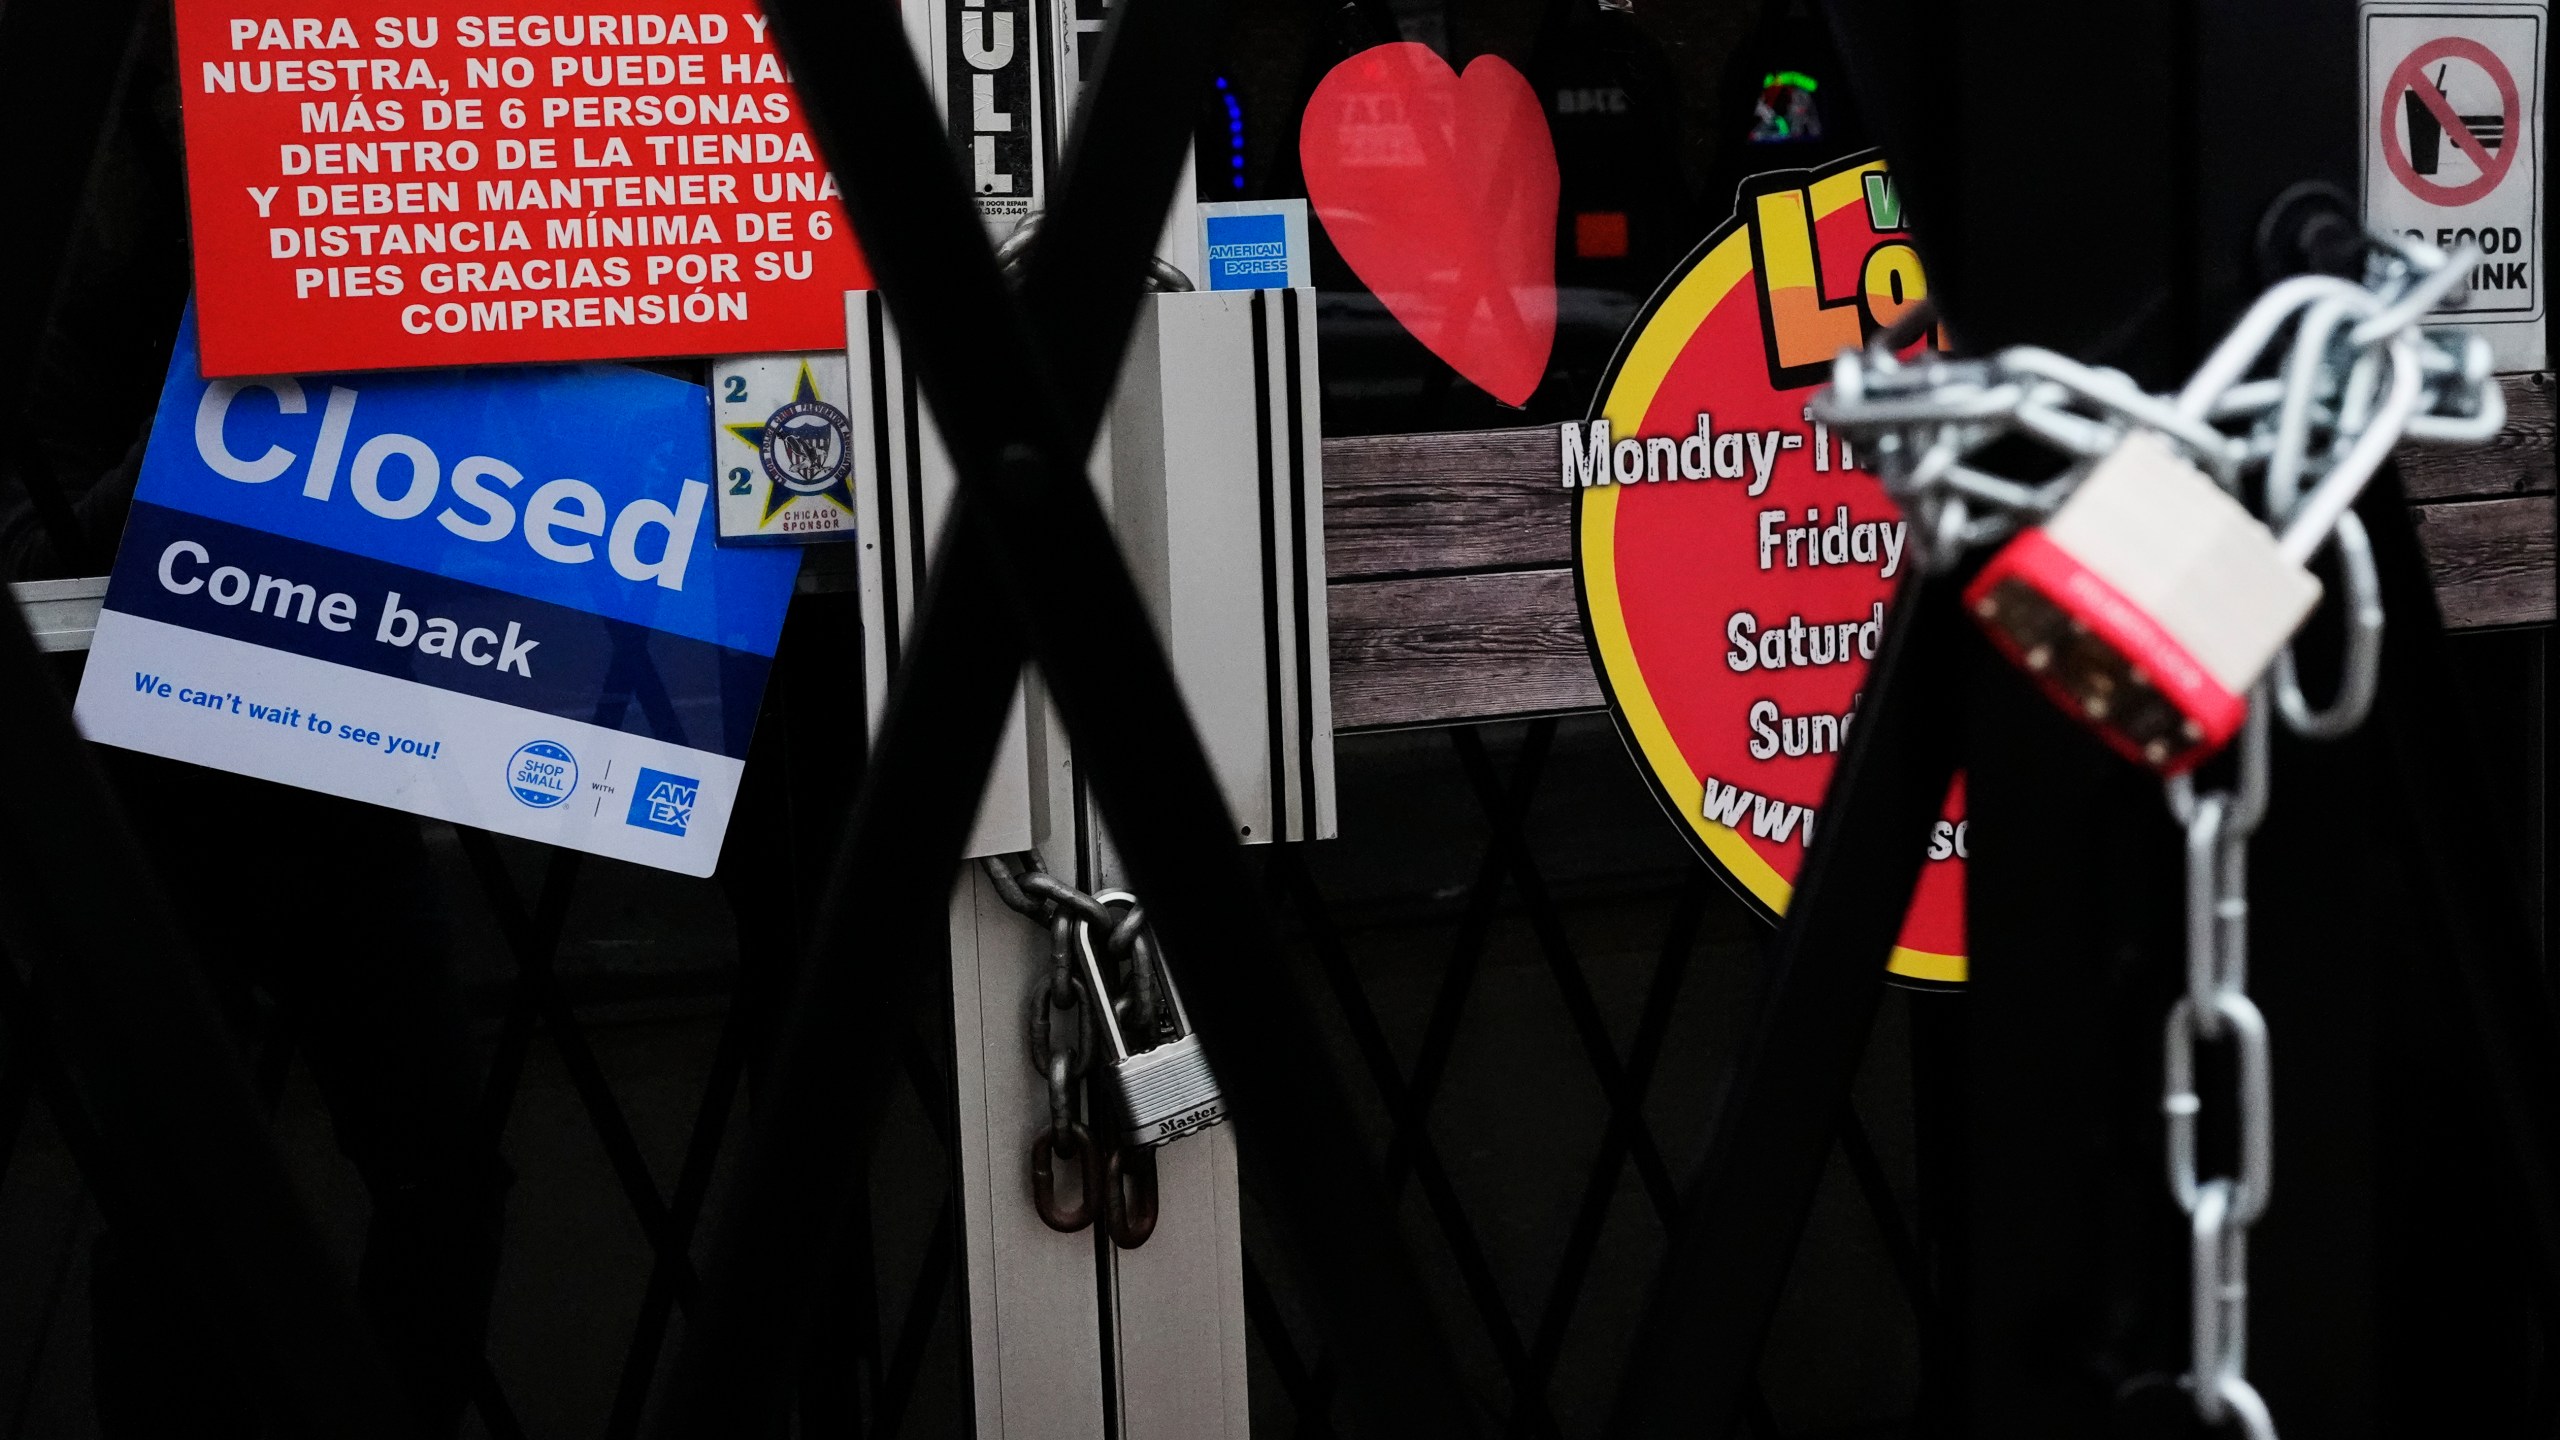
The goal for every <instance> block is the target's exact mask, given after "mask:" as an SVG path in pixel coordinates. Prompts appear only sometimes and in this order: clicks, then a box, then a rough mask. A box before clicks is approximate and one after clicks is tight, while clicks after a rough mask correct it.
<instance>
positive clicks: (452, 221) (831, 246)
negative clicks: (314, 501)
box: [177, 0, 868, 376]
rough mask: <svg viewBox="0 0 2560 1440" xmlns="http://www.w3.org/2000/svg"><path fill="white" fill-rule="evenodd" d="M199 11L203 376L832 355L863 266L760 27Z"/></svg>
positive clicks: (196, 195)
mask: <svg viewBox="0 0 2560 1440" xmlns="http://www.w3.org/2000/svg"><path fill="white" fill-rule="evenodd" d="M313 8H314V7H308V6H306V7H303V8H302V9H301V10H300V11H296V10H293V9H290V8H287V7H286V6H284V5H283V4H281V3H280V0H179V3H178V9H177V21H178V24H177V39H178V58H179V76H180V93H181V95H182V97H183V98H182V102H181V108H182V109H183V111H184V114H185V123H186V136H187V187H188V198H189V205H190V209H191V211H192V213H193V218H194V227H195V261H196V292H197V308H198V312H199V315H200V323H201V326H202V335H203V347H204V369H205V373H206V374H207V375H211V376H224V375H259V374H273V373H279V372H283V371H315V370H361V369H378V368H392V367H409V366H431V365H469V364H479V363H483V362H491V361H510V362H512V361H542V360H593V359H610V358H625V357H634V356H648V355H721V354H742V353H752V352H763V351H776V350H818V349H831V348H834V347H837V346H840V345H842V344H843V343H844V305H843V299H842V296H843V292H844V291H846V290H849V289H859V288H862V287H863V286H865V285H866V284H868V278H867V272H866V271H865V269H864V267H863V264H862V258H861V256H860V254H859V253H858V252H857V251H856V249H855V247H854V244H853V238H852V234H851V231H850V229H849V228H848V227H847V225H846V224H845V220H844V215H843V212H842V209H841V207H840V205H839V203H838V199H837V193H838V192H837V189H836V184H835V180H834V178H833V177H832V176H830V175H829V174H828V173H827V168H826V165H825V163H824V162H823V161H822V160H821V159H820V158H819V156H818V154H817V149H816V146H815V144H814V142H813V141H812V140H811V139H810V136H809V132H808V130H807V128H806V127H805V126H804V124H803V123H802V119H801V114H800V105H799V98H798V96H797V95H796V94H795V93H794V92H793V90H792V88H791V83H790V80H791V77H790V75H789V73H788V72H787V71H786V70H785V69H784V68H783V65H782V61H781V59H780V57H779V56H777V55H776V54H775V52H774V48H773V44H772V41H771V37H770V36H769V35H768V34H767V33H766V22H765V19H764V16H763V14H762V13H761V12H760V11H759V10H757V9H755V8H753V7H752V6H751V7H749V8H746V9H732V10H721V11H709V10H706V11H685V12H677V11H674V10H670V9H663V8H660V9H650V10H644V11H640V12H636V13H635V12H618V13H613V14H574V15H573V14H555V13H551V12H548V11H545V12H540V13H536V12H534V11H533V10H531V9H530V8H526V9H522V10H510V9H508V7H507V6H506V4H505V3H504V0H475V3H468V4H465V3H455V0H408V3H403V4H401V5H398V6H396V7H394V6H388V5H382V4H376V3H368V0H358V3H350V4H338V5H332V6H328V7H325V9H324V10H323V13H319V14H313V13H311V11H312V9H313Z"/></svg>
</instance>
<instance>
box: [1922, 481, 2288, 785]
mask: <svg viewBox="0 0 2560 1440" xmlns="http://www.w3.org/2000/svg"><path fill="white" fill-rule="evenodd" d="M1964 598H1965V604H1966V606H1967V607H1968V608H1970V609H1971V610H1972V612H1973V615H1974V618H1975V619H1976V620H1978V621H1979V622H1981V625H1982V628H1983V630H1984V632H1985V633H1987V634H1988V635H1989V636H1990V637H1991V641H1992V643H1993V644H1994V645H1996V646H1997V647H1998V648H1999V649H2000V650H2001V651H2002V652H2003V653H2005V654H2006V655H2007V656H2008V657H2009V658H2010V659H2011V660H2012V661H2014V662H2016V663H2017V664H2018V665H2019V666H2020V667H2021V668H2022V669H2024V670H2025V671H2026V672H2027V674H2028V675H2029V676H2031V677H2033V679H2034V680H2035V682H2036V684H2037V685H2038V686H2039V687H2041V688H2042V689H2043V690H2044V692H2045V693H2046V694H2047V695H2048V696H2050V697H2051V698H2052V699H2053V701H2054V702H2055V703H2056V704H2058V705H2060V706H2061V707H2062V708H2063V709H2065V710H2067V711H2069V712H2071V713H2072V714H2073V715H2075V716H2077V717H2079V719H2080V720H2081V722H2082V723H2083V724H2086V725H2087V726H2088V727H2089V728H2090V729H2092V730H2094V731H2096V732H2097V734H2098V736H2099V738H2101V739H2103V740H2105V741H2106V742H2107V743H2108V744H2109V745H2110V746H2112V747H2114V748H2115V749H2116V750H2117V751H2118V752H2120V753H2122V754H2123V755H2125V756H2126V757H2127V758H2128V759H2132V760H2135V761H2137V762H2140V763H2142V764H2145V765H2148V766H2150V767H2151V768H2153V769H2155V770H2158V771H2161V772H2163V773H2165V774H2171V775H2175V774H2179V773H2181V772H2183V771H2186V770H2189V769H2192V768H2194V767H2195V766H2196V765H2197V764H2199V763H2201V762H2202V761H2204V760H2205V759H2206V758H2207V757H2208V756H2210V755H2212V754H2213V753H2214V752H2215V751H2216V750H2219V749H2221V748H2222V745H2223V743H2224V742H2225V741H2227V740H2229V739H2230V738H2231V736H2232V733H2233V732H2234V731H2236V730H2238V729H2239V728H2240V722H2241V720H2242V719H2243V718H2244V717H2245V716H2246V715H2247V714H2248V708H2249V707H2248V700H2247V696H2248V693H2249V688H2250V687H2251V686H2252V685H2255V684H2256V683H2257V681H2258V677H2259V676H2260V675H2262V674H2264V673H2265V672H2266V669H2267V666H2268V664H2269V663H2270V662H2272V661H2273V660H2274V659H2275V655H2276V652H2277V651H2278V650H2280V649H2282V648H2283V647H2284V643H2285V641H2286V640H2288V639H2290V638H2291V637H2292V635H2293V632H2294V631H2295V630H2296V629H2298V628H2300V626H2301V624H2302V622H2303V620H2304V618H2305V617H2306V616H2308V615H2309V614H2310V613H2311V608H2312V606H2314V605H2316V604H2318V603H2319V600H2320V582H2319V581H2318V580H2316V579H2314V578H2312V576H2311V574H2310V572H2308V571H2306V570H2304V569H2303V568H2302V567H2301V566H2300V565H2298V564H2296V563H2294V562H2293V561H2291V560H2289V559H2287V558H2286V557H2285V555H2284V554H2283V553H2282V552H2281V550H2280V549H2279V547H2278V545H2277V543H2276V539H2275V537H2274V536H2273V535H2272V534H2270V533H2268V531H2267V527H2266V526H2264V525H2261V524H2259V523H2258V520H2257V517H2255V516H2253V515H2251V514H2250V513H2249V512H2248V510H2247V509H2246V508H2244V507H2243V506H2242V505H2241V504H2240V502H2239V501H2237V500H2235V499H2233V498H2232V497H2231V496H2230V495H2228V494H2226V493H2224V491H2223V489H2222V487H2220V486H2218V485H2216V484H2214V483H2213V481H2212V480H2211V479H2210V478H2208V477H2207V476H2206V475H2205V474H2204V472H2202V471H2200V470H2198V469H2196V468H2195V467H2194V466H2193V465H2190V464H2188V463H2187V462H2186V461H2185V460H2183V459H2181V458H2180V457H2179V456H2178V454H2177V453H2176V452H2175V451H2173V450H2172V449H2171V448H2170V447H2169V444H2168V442H2166V441H2164V440H2162V439H2161V438H2160V437H2159V436H2157V435H2153V434H2150V433H2148V432H2144V431H2135V432H2133V433H2132V434H2130V435H2127V436H2126V437H2125V439H2124V441H2123V442H2122V443H2121V444H2119V445H2118V446H2117V447H2116V449H2115V451H2114V453H2112V454H2110V455H2108V456H2107V457H2106V458H2105V459H2104V460H2102V461H2100V462H2098V466H2097V468H2096V469H2095V470H2092V471H2091V472H2090V473H2089V478H2088V479H2086V480H2084V481H2082V482H2081V484H2080V487H2079V488H2078V489H2077V490H2075V491H2073V492H2072V494H2071V498H2070V499H2069V500H2067V501H2065V502H2063V505H2062V508H2061V509H2060V510H2059V511H2057V512H2055V514H2054V515H2053V517H2052V518H2051V519H2049V520H2047V521H2045V522H2044V523H2043V524H2042V525H2039V526H2037V527H2035V528H2034V529H2031V530H2027V531H2025V532H2023V533H2021V534H2020V535H2019V536H2018V537H2017V538H2016V539H2014V540H2012V541H2010V542H2009V543H2008V544H2007V545H2006V546H2004V547H2002V549H2001V550H2000V552H1999V553H1998V554H1996V555H1994V556H1992V557H1991V561H1990V563H1989V564H1987V565H1985V566H1984V567H1983V569H1982V573H1981V574H1980V575H1979V576H1977V577H1976V578H1975V580H1974V582H1973V584H1972V585H1971V586H1969V587H1967V589H1966V591H1965V597H1964Z"/></svg>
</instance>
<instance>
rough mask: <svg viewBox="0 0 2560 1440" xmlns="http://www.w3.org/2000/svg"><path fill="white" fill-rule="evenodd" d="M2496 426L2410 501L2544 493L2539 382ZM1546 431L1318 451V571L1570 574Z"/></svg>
mask: <svg viewBox="0 0 2560 1440" xmlns="http://www.w3.org/2000/svg"><path fill="white" fill-rule="evenodd" d="M2500 383H2501V385H2502V386H2503V387H2504V389H2505V391H2506V398H2507V428H2506V430H2505V431H2504V432H2503V433H2501V434H2500V435H2499V436H2498V438H2497V439H2495V440H2493V441H2491V442H2490V443H2488V444H2487V445H2482V446H2476V447H2471V448H2467V449H2434V448H2430V447H2426V446H2416V445H2412V446H2407V447H2404V448H2403V449H2402V450H2401V452H2400V462H2401V465H2400V469H2401V483H2402V484H2403V485H2404V486H2405V487H2406V488H2407V490H2408V492H2409V497H2410V498H2411V499H2413V500H2454V499H2473V498H2485V497H2488V496H2492V495H2540V494H2549V493H2551V491H2552V490H2553V488H2554V484H2553V481H2554V468H2555V464H2554V456H2553V449H2552V446H2553V441H2554V437H2555V425H2554V418H2553V400H2554V396H2555V391H2554V388H2553V384H2552V377H2551V376H2550V375H2549V374H2533V375H2507V376H2502V377H2500ZM1556 444H1557V441H1556V429H1555V427H1554V426H1551V425H1536V426H1526V427H1521V428H1516V429H1508V430H1454V431H1449V432H1447V433H1445V434H1438V435H1359V436H1349V437H1344V438H1338V439H1333V440H1327V441H1326V442H1324V525H1325V533H1324V543H1325V560H1326V573H1327V574H1329V575H1330V576H1331V577H1332V578H1334V579H1336V580H1350V579H1383V578H1386V577H1389V576H1409V575H1445V574H1451V573H1455V572H1459V571H1468V570H1532V569H1540V568H1543V567H1546V566H1552V565H1568V566H1569V565H1571V564H1572V563H1573V553H1572V542H1573V536H1572V527H1571V516H1572V513H1573V496H1572V492H1570V491H1568V490H1566V489H1564V488H1563V487H1562V486H1560V485H1558V484H1557V483H1556V466H1557V458H1556Z"/></svg>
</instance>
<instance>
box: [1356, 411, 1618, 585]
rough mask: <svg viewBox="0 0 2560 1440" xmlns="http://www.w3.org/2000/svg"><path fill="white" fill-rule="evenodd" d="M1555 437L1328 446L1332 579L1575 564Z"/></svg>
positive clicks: (1464, 435) (1363, 438) (1541, 431)
mask: <svg viewBox="0 0 2560 1440" xmlns="http://www.w3.org/2000/svg"><path fill="white" fill-rule="evenodd" d="M1556 435H1557V431H1556V429H1555V427H1554V426H1551V425H1537V426H1530V427H1526V428H1521V429H1512V430H1453V431H1450V432H1448V433H1446V434H1440V435H1360V436H1352V437H1348V438H1343V439H1334V440H1327V441H1326V442H1324V554H1325V567H1326V573H1327V574H1329V575H1331V576H1332V577H1333V578H1334V579H1336V580H1343V579H1351V578H1356V577H1369V578H1380V577H1385V576H1390V575H1423V574H1434V573H1440V574H1445V573H1448V572H1450V571H1457V570H1491V569H1504V570H1525V569H1531V568H1534V567H1538V566H1545V565H1570V564H1572V563H1573V556H1572V553H1571V537H1570V535H1569V533H1568V522H1567V517H1568V516H1569V515H1571V513H1572V510H1573V497H1572V494H1571V493H1570V492H1568V491H1566V490H1564V489H1563V488H1561V487H1560V486H1559V485H1557V483H1556V464H1557V461H1556V445H1557V440H1556Z"/></svg>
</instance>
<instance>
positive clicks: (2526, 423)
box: [2400, 372, 2560, 500]
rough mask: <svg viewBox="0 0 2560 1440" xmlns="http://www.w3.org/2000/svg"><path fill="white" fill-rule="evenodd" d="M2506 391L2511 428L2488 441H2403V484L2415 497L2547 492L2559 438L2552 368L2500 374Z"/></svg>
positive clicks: (2401, 475) (2508, 423)
mask: <svg viewBox="0 0 2560 1440" xmlns="http://www.w3.org/2000/svg"><path fill="white" fill-rule="evenodd" d="M2498 383H2499V385H2500V386H2501V387H2502V388H2503V389H2504V390H2505V391H2506V395H2507V428H2506V429H2504V430H2502V431H2500V432H2499V433H2498V436H2497V438H2496V439H2494V440H2491V441H2490V442H2489V443H2488V444H2486V445H2478V446H2470V447H2465V448H2461V449H2444V450H2439V449H2434V448H2432V447H2428V446H2423V445H2404V446H2402V447H2401V449H2400V484H2401V487H2402V488H2403V489H2405V490H2407V491H2408V493H2409V498H2410V499H2412V500H2456V499H2472V498H2477V497H2486V496H2490V495H2548V494H2550V493H2551V492H2552V490H2553V488H2554V486H2553V479H2554V470H2555V457H2554V454H2553V450H2552V445H2553V442H2554V439H2555V438H2560V426H2555V425H2554V423H2553V411H2552V401H2553V396H2554V392H2553V389H2552V382H2551V376H2550V374H2549V373H2547V372H2544V373H2537V374H2532V375H2501V376H2499V377H2498Z"/></svg>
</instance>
